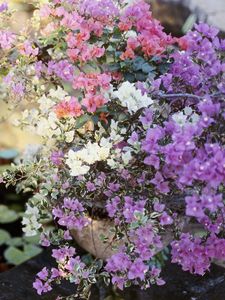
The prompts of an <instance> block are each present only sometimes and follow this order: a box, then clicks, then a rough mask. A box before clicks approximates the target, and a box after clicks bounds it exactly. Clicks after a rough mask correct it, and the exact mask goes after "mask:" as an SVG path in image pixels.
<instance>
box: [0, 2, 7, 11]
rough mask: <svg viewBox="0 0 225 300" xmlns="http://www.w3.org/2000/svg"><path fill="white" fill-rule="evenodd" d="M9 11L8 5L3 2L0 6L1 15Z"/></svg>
mask: <svg viewBox="0 0 225 300" xmlns="http://www.w3.org/2000/svg"><path fill="white" fill-rule="evenodd" d="M7 9H8V3H6V2H3V3H1V4H0V13H1V12H3V11H4V10H7Z"/></svg>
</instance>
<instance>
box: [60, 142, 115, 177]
mask: <svg viewBox="0 0 225 300" xmlns="http://www.w3.org/2000/svg"><path fill="white" fill-rule="evenodd" d="M104 143H105V144H104ZM110 148H111V144H110V143H106V141H104V140H102V146H99V145H98V144H97V143H91V142H88V143H87V145H86V147H84V148H82V149H81V150H78V151H73V150H69V152H68V159H67V160H66V164H67V165H68V166H69V168H70V170H71V172H70V174H71V176H78V175H84V174H86V173H87V172H88V171H89V169H90V167H89V165H92V164H94V163H95V162H97V161H102V160H106V159H107V158H108V157H109V154H110Z"/></svg>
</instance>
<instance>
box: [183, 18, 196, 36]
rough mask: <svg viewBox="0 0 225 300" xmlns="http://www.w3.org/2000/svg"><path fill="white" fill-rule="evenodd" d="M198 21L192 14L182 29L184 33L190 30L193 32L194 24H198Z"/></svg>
mask: <svg viewBox="0 0 225 300" xmlns="http://www.w3.org/2000/svg"><path fill="white" fill-rule="evenodd" d="M196 21H197V16H196V14H190V15H189V17H188V18H187V20H186V21H185V23H184V25H183V27H182V32H183V33H187V32H188V31H189V30H191V29H192V28H193V26H194V24H195V23H196Z"/></svg>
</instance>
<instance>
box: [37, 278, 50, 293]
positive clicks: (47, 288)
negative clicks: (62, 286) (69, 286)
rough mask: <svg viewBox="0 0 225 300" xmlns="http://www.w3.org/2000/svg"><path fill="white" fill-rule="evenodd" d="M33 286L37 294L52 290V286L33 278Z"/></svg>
mask: <svg viewBox="0 0 225 300" xmlns="http://www.w3.org/2000/svg"><path fill="white" fill-rule="evenodd" d="M33 287H34V288H35V289H36V290H37V293H38V295H42V294H43V293H47V292H49V291H51V290H52V287H51V286H50V285H49V283H47V282H45V283H43V282H42V281H41V280H40V279H36V280H35V282H34V283H33Z"/></svg>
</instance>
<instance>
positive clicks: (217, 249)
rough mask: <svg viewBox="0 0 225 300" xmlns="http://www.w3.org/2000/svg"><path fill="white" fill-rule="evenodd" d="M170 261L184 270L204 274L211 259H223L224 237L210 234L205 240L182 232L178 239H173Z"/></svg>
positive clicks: (224, 249) (224, 255)
mask: <svg viewBox="0 0 225 300" xmlns="http://www.w3.org/2000/svg"><path fill="white" fill-rule="evenodd" d="M171 245H172V262H176V263H179V264H180V265H181V266H182V269H183V270H184V271H189V272H191V273H194V274H199V275H204V274H205V272H206V270H208V269H209V266H210V262H211V260H212V259H220V260H224V259H225V239H220V238H218V237H217V236H216V235H211V236H210V237H209V238H208V239H207V241H206V242H203V241H202V240H201V238H198V237H192V236H191V235H190V234H189V233H183V234H182V235H181V237H180V240H179V241H173V242H172V243H171Z"/></svg>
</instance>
